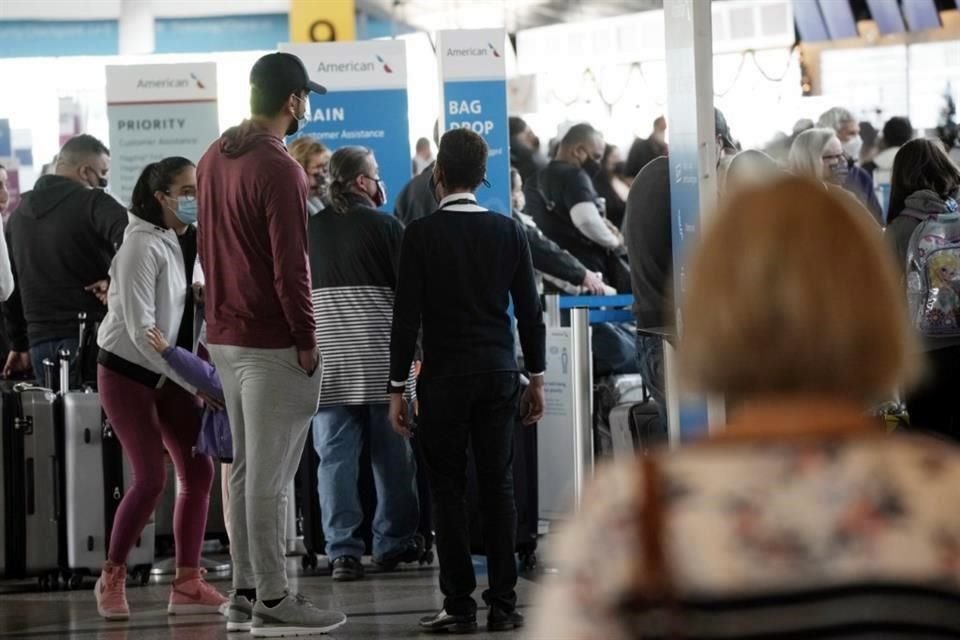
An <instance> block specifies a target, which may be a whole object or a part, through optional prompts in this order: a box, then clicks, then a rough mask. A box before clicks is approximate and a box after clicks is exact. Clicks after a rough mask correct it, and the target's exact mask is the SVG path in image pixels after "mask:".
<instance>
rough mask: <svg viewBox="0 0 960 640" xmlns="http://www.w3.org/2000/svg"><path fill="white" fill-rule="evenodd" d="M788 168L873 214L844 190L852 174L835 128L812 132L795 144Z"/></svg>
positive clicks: (808, 131) (791, 149)
mask: <svg viewBox="0 0 960 640" xmlns="http://www.w3.org/2000/svg"><path fill="white" fill-rule="evenodd" d="M787 165H788V168H789V170H790V172H791V173H793V174H794V175H797V176H800V177H803V178H807V179H809V180H813V181H814V182H819V183H821V184H822V185H823V186H824V188H825V189H827V190H828V191H829V192H830V193H832V194H833V195H834V196H836V197H837V198H839V199H841V200H844V201H846V202H847V203H848V204H849V205H850V206H851V207H852V208H855V209H858V210H862V211H863V212H864V214H865V215H870V213H869V212H868V211H867V210H866V209H865V208H864V206H863V205H862V204H861V203H860V201H859V200H857V198H856V197H854V196H853V194H851V193H850V192H848V191H847V190H846V189H845V188H844V187H843V185H844V183H845V182H846V179H847V174H848V172H849V166H848V165H847V157H846V156H845V155H844V153H843V146H842V145H841V144H840V139H839V138H837V134H836V133H834V131H833V129H808V130H807V131H804V132H803V133H801V134H800V135H799V136H797V139H796V140H794V141H793V146H792V147H790V156H789V158H788V160H787Z"/></svg>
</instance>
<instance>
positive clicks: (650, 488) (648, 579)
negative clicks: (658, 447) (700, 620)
mask: <svg viewBox="0 0 960 640" xmlns="http://www.w3.org/2000/svg"><path fill="white" fill-rule="evenodd" d="M640 470H641V473H640V474H639V482H640V484H641V487H640V496H641V500H640V505H639V509H640V513H639V514H638V515H639V517H638V518H637V520H636V522H637V525H638V527H637V536H638V537H639V542H640V550H641V553H640V561H639V562H638V563H636V565H635V571H636V573H635V575H634V585H635V587H637V588H639V589H641V590H642V591H643V592H644V593H645V595H646V598H647V599H649V600H651V601H653V602H657V603H659V604H667V603H668V602H671V601H672V600H673V585H672V580H671V576H670V570H669V567H668V563H667V551H666V544H665V538H666V535H665V529H666V510H665V508H664V504H663V488H662V484H663V477H662V475H661V473H660V465H659V464H658V462H657V458H656V456H652V455H646V456H643V457H642V458H641V459H640Z"/></svg>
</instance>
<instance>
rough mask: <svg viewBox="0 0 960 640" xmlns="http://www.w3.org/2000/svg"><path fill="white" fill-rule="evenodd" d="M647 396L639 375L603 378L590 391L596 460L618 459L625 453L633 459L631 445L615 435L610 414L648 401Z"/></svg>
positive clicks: (618, 433) (618, 434) (618, 435)
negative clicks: (605, 458) (614, 457)
mask: <svg viewBox="0 0 960 640" xmlns="http://www.w3.org/2000/svg"><path fill="white" fill-rule="evenodd" d="M648 397H649V393H648V392H647V389H646V386H645V385H644V383H643V377H642V376H640V375H639V374H626V375H612V376H605V377H602V378H600V379H599V380H597V382H596V383H595V384H594V388H593V434H594V439H593V441H594V454H595V455H596V456H597V457H598V458H604V457H609V456H612V455H620V454H622V453H623V451H624V450H627V451H630V452H631V455H632V451H633V445H632V444H630V443H629V442H628V440H625V439H624V432H615V430H614V427H613V424H612V420H611V414H612V412H613V409H614V408H615V407H617V406H620V405H623V404H633V403H636V402H643V401H645V400H647V399H648Z"/></svg>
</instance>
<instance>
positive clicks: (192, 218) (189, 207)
mask: <svg viewBox="0 0 960 640" xmlns="http://www.w3.org/2000/svg"><path fill="white" fill-rule="evenodd" d="M173 213H174V215H175V216H177V220H179V221H180V222H182V223H183V224H193V223H195V222H196V221H197V199H196V197H194V196H180V197H179V198H177V210H176V211H174V212H173Z"/></svg>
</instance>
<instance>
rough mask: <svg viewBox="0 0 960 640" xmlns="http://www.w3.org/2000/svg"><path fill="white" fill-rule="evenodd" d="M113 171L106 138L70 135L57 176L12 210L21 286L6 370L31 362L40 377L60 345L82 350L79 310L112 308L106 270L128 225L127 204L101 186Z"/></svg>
mask: <svg viewBox="0 0 960 640" xmlns="http://www.w3.org/2000/svg"><path fill="white" fill-rule="evenodd" d="M109 171H110V152H109V151H108V150H107V147H106V146H104V144H103V143H102V142H100V141H99V140H97V139H96V138H94V137H93V136H90V135H80V136H77V137H75V138H72V139H70V140H69V141H68V142H67V143H66V144H65V145H63V149H61V150H60V155H59V156H58V157H57V169H56V175H51V176H43V177H41V178H40V179H39V180H37V184H36V186H34V188H33V190H32V191H28V192H27V193H25V194H23V199H22V200H21V201H20V206H18V207H17V210H16V211H14V212H13V215H12V216H10V222H9V223H8V225H7V230H6V236H7V238H6V239H7V242H8V243H9V246H10V258H11V262H12V264H13V271H14V276H15V277H16V280H17V287H16V290H15V291H14V294H13V296H11V297H10V299H9V300H8V301H7V302H6V303H4V316H5V320H6V322H7V330H8V331H9V332H10V340H11V342H12V345H13V346H12V352H11V354H10V357H9V359H8V361H7V365H6V367H5V373H13V372H15V371H16V370H17V369H23V368H24V367H25V365H26V364H27V362H28V361H32V364H33V370H34V374H35V375H36V376H37V378H38V379H42V377H43V371H42V369H41V365H42V363H43V360H44V359H45V358H50V359H52V360H54V361H55V360H56V358H57V355H56V354H57V352H58V350H59V349H61V348H65V349H68V350H69V351H70V352H71V353H72V354H76V351H77V346H78V333H77V332H78V325H77V314H78V313H80V312H85V313H86V314H87V320H88V321H89V322H91V323H95V322H99V321H101V320H103V317H104V315H106V311H107V308H106V307H105V306H104V303H103V302H101V300H105V299H106V280H107V271H108V270H109V269H110V262H111V261H112V260H113V256H114V255H115V254H116V251H117V248H118V247H119V246H120V243H121V242H123V232H124V230H125V229H126V227H127V211H126V209H125V208H124V207H123V205H121V204H120V203H119V202H117V200H115V199H114V198H113V196H111V195H110V194H108V193H105V192H104V191H103V189H104V188H106V186H107V174H108V172H109ZM98 297H99V298H101V300H98ZM28 348H29V356H28V355H27V351H28ZM28 358H29V360H28Z"/></svg>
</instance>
